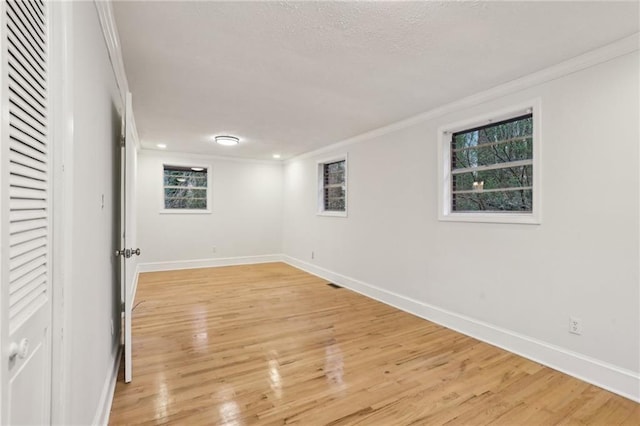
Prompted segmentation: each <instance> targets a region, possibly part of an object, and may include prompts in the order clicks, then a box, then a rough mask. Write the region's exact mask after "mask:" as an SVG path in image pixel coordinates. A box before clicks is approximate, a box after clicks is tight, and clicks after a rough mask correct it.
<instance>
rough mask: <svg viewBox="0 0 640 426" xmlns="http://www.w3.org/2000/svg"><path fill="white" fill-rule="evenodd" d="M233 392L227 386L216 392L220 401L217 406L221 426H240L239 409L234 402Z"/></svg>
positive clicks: (241, 423)
mask: <svg viewBox="0 0 640 426" xmlns="http://www.w3.org/2000/svg"><path fill="white" fill-rule="evenodd" d="M235 396H236V394H235V392H234V390H233V388H231V387H229V386H223V387H221V388H220V389H219V390H218V399H219V400H220V401H222V402H221V403H220V404H219V406H218V414H219V415H220V422H221V423H219V424H220V425H221V426H242V425H244V423H243V422H242V420H241V419H240V407H239V406H238V403H237V402H236V400H235Z"/></svg>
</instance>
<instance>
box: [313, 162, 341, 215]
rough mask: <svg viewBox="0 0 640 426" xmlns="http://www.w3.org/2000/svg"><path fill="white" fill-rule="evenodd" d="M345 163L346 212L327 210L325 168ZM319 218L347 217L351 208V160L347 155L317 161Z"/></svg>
mask: <svg viewBox="0 0 640 426" xmlns="http://www.w3.org/2000/svg"><path fill="white" fill-rule="evenodd" d="M340 161H344V211H339V210H325V208H324V201H325V199H324V167H325V166H326V165H327V164H331V163H338V162H340ZM317 177H318V181H317V188H318V194H317V197H318V210H317V212H316V214H317V215H318V216H330V217H347V212H348V208H349V160H348V155H347V154H342V155H337V156H334V157H330V158H326V159H323V160H319V161H317Z"/></svg>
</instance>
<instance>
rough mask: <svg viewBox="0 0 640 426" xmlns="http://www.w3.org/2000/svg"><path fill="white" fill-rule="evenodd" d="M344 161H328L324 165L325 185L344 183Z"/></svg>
mask: <svg viewBox="0 0 640 426" xmlns="http://www.w3.org/2000/svg"><path fill="white" fill-rule="evenodd" d="M344 166H345V162H344V161H338V162H335V163H328V164H325V165H324V183H325V185H332V184H341V183H344Z"/></svg>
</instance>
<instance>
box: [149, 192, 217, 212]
mask: <svg viewBox="0 0 640 426" xmlns="http://www.w3.org/2000/svg"><path fill="white" fill-rule="evenodd" d="M207 192H209V191H207ZM162 201H164V199H163V200H162ZM207 202H209V200H207ZM159 213H160V214H211V210H209V209H207V210H195V209H161V210H160V211H159Z"/></svg>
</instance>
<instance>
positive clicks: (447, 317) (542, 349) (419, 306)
mask: <svg viewBox="0 0 640 426" xmlns="http://www.w3.org/2000/svg"><path fill="white" fill-rule="evenodd" d="M282 261H284V262H286V263H288V264H289V265H291V266H294V267H296V268H298V269H302V270H303V271H306V272H309V273H310V274H313V275H316V276H318V277H321V278H323V279H326V280H328V281H331V282H333V283H336V284H339V285H340V286H343V287H345V288H348V289H350V290H353V291H355V292H357V293H360V294H363V295H365V296H367V297H370V298H372V299H375V300H378V301H380V302H382V303H385V304H387V305H391V306H394V307H396V308H398V309H401V310H403V311H405V312H409V313H411V314H413V315H416V316H418V317H420V318H424V319H426V320H429V321H432V322H434V323H437V324H440V325H443V326H445V327H447V328H450V329H452V330H455V331H458V332H460V333H462V334H465V335H467V336H471V337H473V338H475V339H478V340H482V341H483V342H486V343H489V344H491V345H494V346H497V347H500V348H502V349H505V350H507V351H509V352H513V353H515V354H518V355H520V356H523V357H525V358H528V359H530V360H533V361H535V362H538V363H540V364H543V365H546V366H548V367H551V368H553V369H554V370H558V371H561V372H563V373H566V374H568V375H570V376H573V377H576V378H578V379H580V380H583V381H585V382H588V383H591V384H594V385H596V386H599V387H601V388H604V389H607V390H609V391H611V392H614V393H616V394H618V395H621V396H623V397H625V398H629V399H631V400H633V401H636V402H640V374H638V373H636V372H633V371H630V370H627V369H624V368H620V367H617V366H615V365H612V364H609V363H606V362H603V361H600V360H598V359H594V358H591V357H588V356H585V355H582V354H579V353H576V352H573V351H570V350H567V349H565V348H561V347H559V346H555V345H552V344H550V343H547V342H544V341H541V340H537V339H534V338H531V337H529V336H525V335H522V334H519V333H515V332H513V331H510V330H507V329H504V328H501V327H497V326H495V325H492V324H488V323H485V322H482V321H478V320H476V319H473V318H470V317H467V316H465V315H461V314H458V313H455V312H451V311H448V310H446V309H442V308H439V307H437V306H433V305H429V304H427V303H424V302H420V301H418V300H415V299H411V298H408V297H405V296H402V295H400V294H397V293H394V292H391V291H388V290H384V289H381V288H379V287H376V286H374V285H371V284H367V283H365V282H362V281H359V280H356V279H353V278H350V277H347V276H344V275H341V274H338V273H335V272H332V271H329V270H327V269H324V268H321V267H319V266H316V265H313V264H310V263H308V262H305V261H302V260H299V259H296V258H293V257H290V256H286V255H283V256H282Z"/></svg>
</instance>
